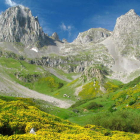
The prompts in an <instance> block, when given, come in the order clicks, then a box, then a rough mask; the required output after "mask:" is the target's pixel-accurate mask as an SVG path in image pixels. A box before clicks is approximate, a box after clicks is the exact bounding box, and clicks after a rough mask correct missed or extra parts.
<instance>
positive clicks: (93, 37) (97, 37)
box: [73, 28, 111, 44]
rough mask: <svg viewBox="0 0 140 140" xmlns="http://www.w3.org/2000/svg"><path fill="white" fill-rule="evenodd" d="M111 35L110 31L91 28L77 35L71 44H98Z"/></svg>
mask: <svg viewBox="0 0 140 140" xmlns="http://www.w3.org/2000/svg"><path fill="white" fill-rule="evenodd" d="M110 35H111V31H109V30H106V29H103V28H92V29H89V30H88V31H85V32H83V33H79V35H78V37H77V38H76V39H75V40H74V42H73V43H76V44H79V43H81V44H85V43H89V42H94V43H98V42H101V41H102V40H104V39H106V38H107V37H109V36H110Z"/></svg>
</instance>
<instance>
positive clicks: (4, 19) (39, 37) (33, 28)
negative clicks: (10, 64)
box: [0, 5, 50, 47]
mask: <svg viewBox="0 0 140 140" xmlns="http://www.w3.org/2000/svg"><path fill="white" fill-rule="evenodd" d="M0 42H21V43H23V44H24V45H25V46H29V47H30V46H36V47H42V46H44V45H46V44H48V43H50V38H49V37H47V36H46V35H45V33H44V32H43V30H42V28H41V26H40V24H39V21H38V17H34V16H32V13H31V11H30V9H29V8H27V7H24V6H22V5H19V6H15V7H11V8H9V9H7V10H6V11H5V12H3V13H2V14H1V15H0Z"/></svg>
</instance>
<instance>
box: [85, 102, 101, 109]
mask: <svg viewBox="0 0 140 140" xmlns="http://www.w3.org/2000/svg"><path fill="white" fill-rule="evenodd" d="M100 107H103V105H101V104H97V103H96V102H91V103H90V104H89V105H88V106H87V107H86V108H87V109H96V108H100Z"/></svg>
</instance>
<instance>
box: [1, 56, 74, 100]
mask: <svg viewBox="0 0 140 140" xmlns="http://www.w3.org/2000/svg"><path fill="white" fill-rule="evenodd" d="M0 64H1V66H2V70H1V71H0V72H1V73H3V74H5V75H9V76H10V78H11V79H12V80H14V81H16V82H17V83H19V84H21V85H23V86H26V87H28V88H30V89H32V90H35V91H38V92H40V93H43V94H47V95H51V96H54V97H56V98H60V99H65V100H69V99H71V100H74V101H75V100H76V98H75V96H74V95H71V93H73V92H74V90H73V89H72V87H70V86H69V85H68V84H67V82H65V81H63V80H61V79H59V78H57V77H56V76H54V75H52V74H50V73H49V72H47V71H45V70H44V68H43V67H41V66H36V65H32V64H28V63H27V62H25V61H21V60H15V59H12V58H4V57H1V58H0ZM15 73H19V74H20V76H21V77H22V79H24V78H25V79H29V81H30V82H25V81H24V80H19V79H17V78H16V76H15ZM63 74H64V73H63ZM34 75H38V77H37V78H36V80H34V81H32V77H33V76H34ZM64 94H67V95H68V96H70V98H67V97H63V95H64Z"/></svg>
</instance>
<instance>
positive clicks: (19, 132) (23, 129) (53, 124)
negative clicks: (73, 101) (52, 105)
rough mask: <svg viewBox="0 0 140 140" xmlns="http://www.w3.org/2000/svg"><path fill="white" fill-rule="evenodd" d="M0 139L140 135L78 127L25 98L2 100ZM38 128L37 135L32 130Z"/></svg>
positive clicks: (81, 138) (109, 137) (119, 137)
mask: <svg viewBox="0 0 140 140" xmlns="http://www.w3.org/2000/svg"><path fill="white" fill-rule="evenodd" d="M0 107H1V110H0V111H1V113H0V130H1V131H0V133H1V134H0V139H3V140H7V139H8V140H13V139H17V140H21V139H29V140H44V139H45V140H51V139H55V140H60V139H62V140H65V139H72V140H77V139H78V140H92V139H98V140H99V139H103V140H105V139H116V138H117V139H120V140H121V139H122V140H124V139H127V140H130V139H134V140H136V139H139V138H140V135H138V134H132V133H125V132H120V131H110V130H107V129H104V128H102V127H97V126H95V125H86V126H85V127H81V126H78V125H76V124H73V123H71V122H69V121H67V120H63V119H60V118H58V117H56V116H53V115H50V114H47V113H45V112H42V111H40V110H39V109H38V108H36V107H35V106H31V105H29V104H26V103H24V102H22V101H4V100H1V99H0ZM32 128H35V131H36V132H35V134H30V133H29V132H30V130H31V129H32Z"/></svg>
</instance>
